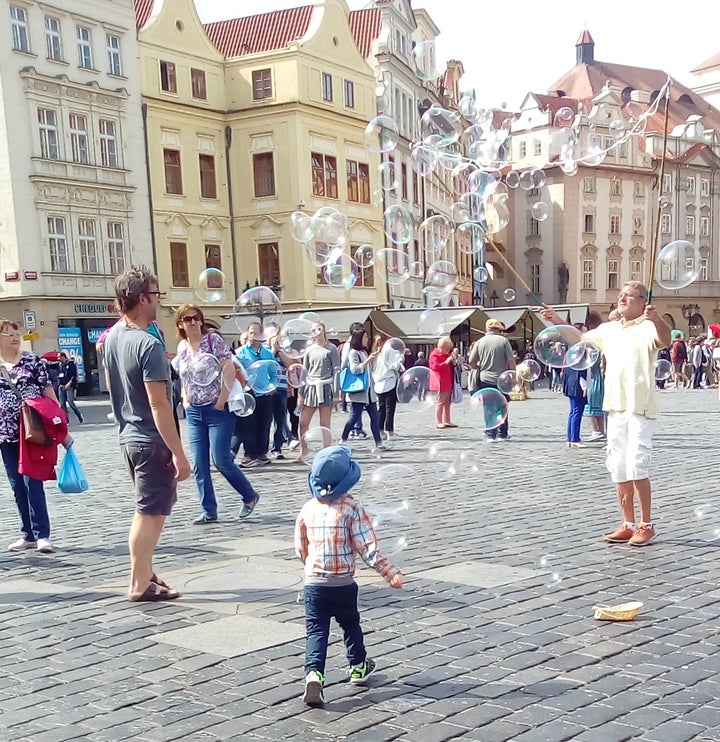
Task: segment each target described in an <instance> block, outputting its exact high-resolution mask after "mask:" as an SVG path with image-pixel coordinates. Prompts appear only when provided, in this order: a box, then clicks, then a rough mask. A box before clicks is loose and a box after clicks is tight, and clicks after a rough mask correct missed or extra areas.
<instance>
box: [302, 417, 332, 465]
mask: <svg viewBox="0 0 720 742" xmlns="http://www.w3.org/2000/svg"><path fill="white" fill-rule="evenodd" d="M331 445H332V431H331V430H330V428H323V427H320V426H317V427H315V428H310V429H309V430H308V431H307V433H305V435H304V436H303V437H302V440H301V441H300V446H301V453H300V457H301V458H302V460H303V461H304V462H305V463H306V464H308V465H312V462H313V461H314V460H315V457H316V456H317V455H318V453H319V452H320V451H322V449H323V448H327V447H328V446H331Z"/></svg>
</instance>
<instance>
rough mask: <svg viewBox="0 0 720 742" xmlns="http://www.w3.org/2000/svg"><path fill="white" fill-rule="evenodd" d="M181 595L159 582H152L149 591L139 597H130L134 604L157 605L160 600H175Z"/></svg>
mask: <svg viewBox="0 0 720 742" xmlns="http://www.w3.org/2000/svg"><path fill="white" fill-rule="evenodd" d="M179 597H180V593H179V592H178V591H177V590H173V589H172V588H170V587H165V586H163V585H159V584H158V583H157V582H151V583H150V585H148V588H147V590H146V591H145V592H144V593H143V594H142V595H138V596H137V597H132V596H131V597H130V601H131V602H133V603H155V602H158V601H160V600H175V598H179Z"/></svg>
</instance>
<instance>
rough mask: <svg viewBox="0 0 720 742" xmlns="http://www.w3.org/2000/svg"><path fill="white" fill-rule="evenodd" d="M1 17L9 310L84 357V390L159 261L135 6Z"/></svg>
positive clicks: (44, 7)
mask: <svg viewBox="0 0 720 742" xmlns="http://www.w3.org/2000/svg"><path fill="white" fill-rule="evenodd" d="M0 18H1V19H2V20H1V21H0V23H2V28H3V32H2V38H3V40H4V42H3V44H2V45H1V46H0V81H1V84H2V105H1V106H0V194H1V195H0V245H1V246H2V251H1V252H0V265H1V267H0V290H1V293H0V305H1V309H0V312H1V313H2V315H4V316H7V317H10V318H12V319H14V320H17V321H19V322H21V323H22V324H23V325H24V327H25V329H26V330H27V331H29V332H32V333H34V334H35V335H36V336H37V337H34V338H33V339H32V341H31V344H32V348H33V350H35V351H36V352H39V353H43V352H45V351H49V350H54V349H57V348H58V347H59V346H60V347H63V348H65V349H66V350H68V352H69V353H70V354H71V355H75V356H77V357H78V360H79V363H78V367H79V372H80V376H81V379H84V380H85V381H83V384H82V385H81V392H82V391H86V390H87V389H92V388H98V384H99V380H98V373H97V359H96V356H95V349H94V341H95V339H96V337H97V335H98V334H99V332H100V331H102V329H104V328H105V327H106V326H108V325H109V324H112V323H113V322H114V321H115V319H116V317H117V315H116V314H115V311H114V306H113V299H114V288H113V286H114V278H115V275H116V274H117V273H119V272H121V271H122V270H124V269H125V267H126V266H127V265H129V264H130V263H147V264H150V265H152V264H153V262H154V258H153V250H152V239H151V227H150V212H149V208H148V189H147V175H146V168H145V157H144V143H143V137H142V120H141V109H140V104H141V100H140V89H139V78H140V72H139V65H138V58H137V57H138V54H137V44H136V36H135V12H134V8H133V2H132V0H119V1H118V2H113V3H108V2H105V1H104V0H86V2H84V3H82V4H81V5H79V4H78V3H77V2H75V0H48V2H43V3H39V2H30V1H28V0H18V1H17V2H8V1H7V0H3V1H2V2H0Z"/></svg>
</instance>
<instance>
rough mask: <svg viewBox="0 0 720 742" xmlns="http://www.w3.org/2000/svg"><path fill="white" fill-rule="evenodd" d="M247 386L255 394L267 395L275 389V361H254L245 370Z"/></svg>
mask: <svg viewBox="0 0 720 742" xmlns="http://www.w3.org/2000/svg"><path fill="white" fill-rule="evenodd" d="M245 373H246V374H247V383H248V386H249V387H250V388H251V389H252V390H253V391H254V392H255V393H256V394H269V393H270V392H274V391H275V389H276V386H277V384H276V382H277V361H276V360H275V359H274V358H273V359H267V360H261V361H255V362H254V363H251V364H250V365H249V366H248V367H247V368H246V369H245Z"/></svg>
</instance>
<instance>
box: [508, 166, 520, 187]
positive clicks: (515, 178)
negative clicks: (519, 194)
mask: <svg viewBox="0 0 720 742" xmlns="http://www.w3.org/2000/svg"><path fill="white" fill-rule="evenodd" d="M505 183H506V185H507V187H508V188H517V187H518V186H519V185H520V175H519V173H518V172H517V170H511V171H510V172H509V173H508V174H507V175H506V176H505Z"/></svg>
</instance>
